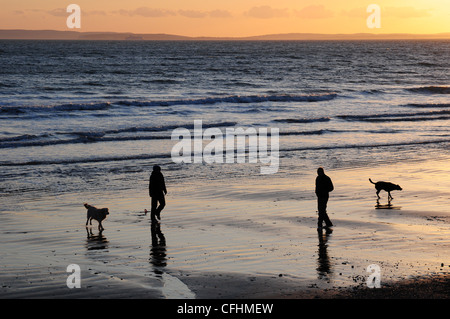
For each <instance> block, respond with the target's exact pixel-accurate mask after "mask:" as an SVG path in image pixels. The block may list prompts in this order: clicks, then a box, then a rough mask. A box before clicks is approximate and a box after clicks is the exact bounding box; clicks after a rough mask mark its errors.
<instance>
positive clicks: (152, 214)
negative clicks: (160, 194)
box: [150, 197, 158, 221]
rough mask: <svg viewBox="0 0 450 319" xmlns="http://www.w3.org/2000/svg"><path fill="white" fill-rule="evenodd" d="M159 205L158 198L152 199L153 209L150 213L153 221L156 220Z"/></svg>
mask: <svg viewBox="0 0 450 319" xmlns="http://www.w3.org/2000/svg"><path fill="white" fill-rule="evenodd" d="M157 205H158V199H157V198H156V197H152V208H151V211H150V217H151V219H152V221H154V220H156V219H155V214H156V210H157V209H156V206H157Z"/></svg>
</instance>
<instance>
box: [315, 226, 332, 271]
mask: <svg viewBox="0 0 450 319" xmlns="http://www.w3.org/2000/svg"><path fill="white" fill-rule="evenodd" d="M332 232H333V231H332V230H331V229H326V230H325V232H323V231H322V229H319V230H317V235H318V237H319V251H318V255H319V257H318V259H317V275H318V279H324V280H327V279H329V277H328V276H329V275H331V274H332V269H331V263H330V258H329V257H328V251H327V248H328V238H329V236H330V234H331V233H332Z"/></svg>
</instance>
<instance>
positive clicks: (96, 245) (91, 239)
mask: <svg viewBox="0 0 450 319" xmlns="http://www.w3.org/2000/svg"><path fill="white" fill-rule="evenodd" d="M86 233H87V240H86V248H87V250H103V249H107V248H108V240H107V239H106V237H105V236H103V231H99V232H98V234H96V235H94V233H93V232H92V229H91V228H86Z"/></svg>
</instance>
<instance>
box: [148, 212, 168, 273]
mask: <svg viewBox="0 0 450 319" xmlns="http://www.w3.org/2000/svg"><path fill="white" fill-rule="evenodd" d="M151 233H152V246H151V248H150V259H149V260H150V263H151V264H152V265H153V266H154V272H155V273H156V274H162V273H163V271H162V270H161V268H163V267H165V266H166V265H167V258H166V257H167V254H166V238H165V237H164V234H163V233H162V232H161V225H160V224H159V223H158V222H157V221H153V222H152V223H151Z"/></svg>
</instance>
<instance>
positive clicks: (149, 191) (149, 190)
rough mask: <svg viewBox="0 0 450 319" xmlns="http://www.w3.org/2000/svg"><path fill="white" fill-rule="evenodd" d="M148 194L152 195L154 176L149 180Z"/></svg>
mask: <svg viewBox="0 0 450 319" xmlns="http://www.w3.org/2000/svg"><path fill="white" fill-rule="evenodd" d="M148 196H150V197H152V176H151V175H150V178H149V180H148Z"/></svg>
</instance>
